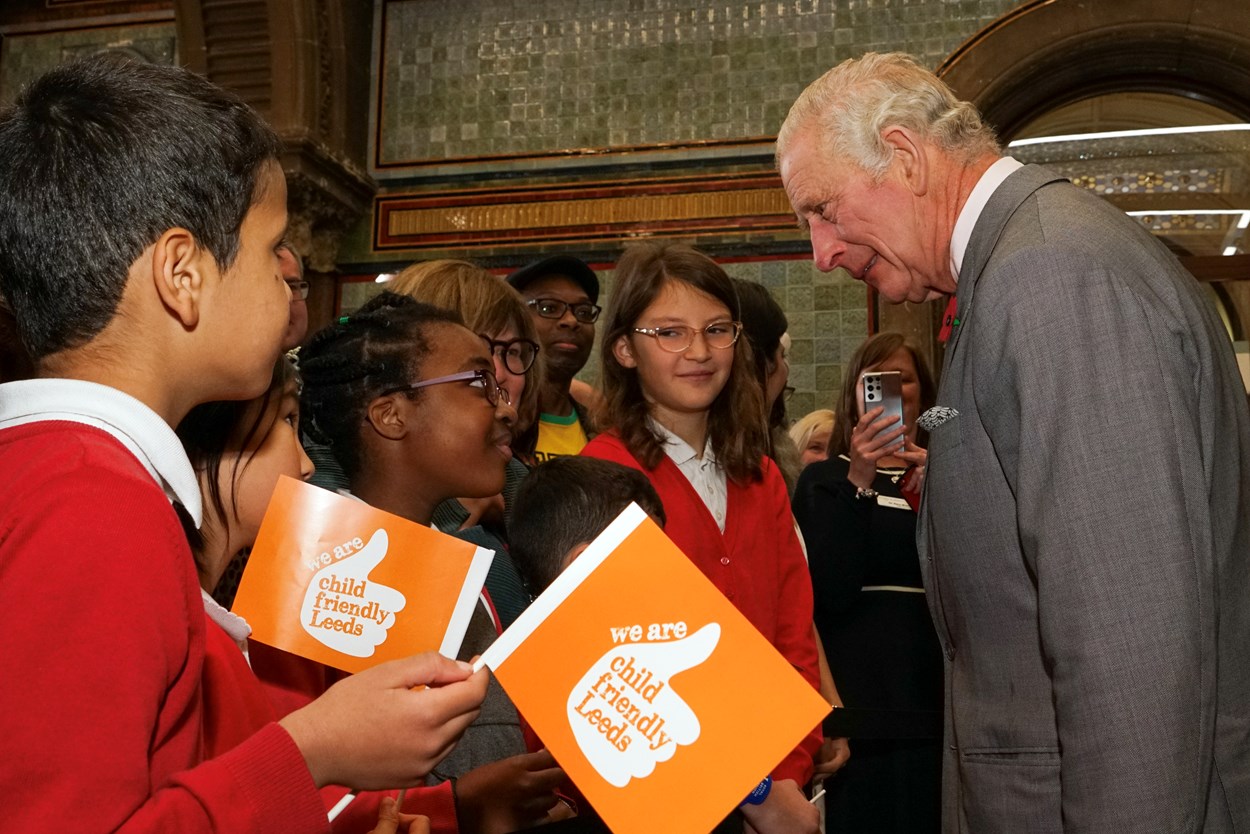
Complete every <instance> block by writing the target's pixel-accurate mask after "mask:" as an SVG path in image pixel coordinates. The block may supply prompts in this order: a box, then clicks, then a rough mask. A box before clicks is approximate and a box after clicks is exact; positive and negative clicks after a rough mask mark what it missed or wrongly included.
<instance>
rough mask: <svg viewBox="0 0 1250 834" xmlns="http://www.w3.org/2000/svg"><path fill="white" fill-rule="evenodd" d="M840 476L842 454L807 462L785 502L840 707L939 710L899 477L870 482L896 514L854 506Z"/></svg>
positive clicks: (911, 526) (889, 473) (934, 660)
mask: <svg viewBox="0 0 1250 834" xmlns="http://www.w3.org/2000/svg"><path fill="white" fill-rule="evenodd" d="M849 470H850V462H849V461H848V460H847V459H846V458H844V457H841V458H831V459H830V460H827V461H821V462H819V463H813V464H811V465H810V466H808V467H807V468H806V469H804V470H803V474H802V475H801V476H800V478H799V483H798V486H797V487H796V489H795V495H794V516H795V519H796V520H797V521H798V523H799V527H800V529H801V530H802V531H803V538H804V540H805V541H806V544H807V552H808V561H809V566H810V569H811V573H812V590H813V592H814V596H815V619H816V628H817V631H819V632H820V639H821V641H822V642H823V643H824V647H825V655H826V657H827V658H828V660H829V669H830V671H831V672H832V673H833V679H834V681H835V682H836V683H837V687H838V692H839V694H840V695H841V696H842V700H843V702H844V703H845V704H846V706H848V707H863V708H873V709H897V710H923V709H932V710H940V709H941V706H942V655H941V649H940V647H939V644H938V640H937V635H936V633H935V632H934V629H933V623H932V620H931V619H930V618H929V609H928V606H927V604H926V602H925V595H924V594H923V593H917V592H916V589H920V588H921V587H922V583H921V576H920V564H919V561H918V557H917V554H916V538H915V537H916V513H915V512H913V511H912V510H911V509H910V508H909V507H906V506H905V505H904V504H903V503H902V500H903V499H902V493H901V492H900V490H899V488H898V485H897V484H896V483H895V482H894V481H895V479H896V478H897V477H898V476H900V475H901V474H902V473H901V471H898V470H878V472H877V477H876V479H875V481H874V482H873V489H875V490H877V492H879V493H880V494H881V495H882V496H884V497H885V498H886V500H887V501H888V500H889V499H895V500H896V501H897V502H898V503H899V506H900V507H903V508H902V509H898V508H895V507H891V506H885V505H884V504H882V503H880V502H879V501H878V500H874V499H870V498H864V499H857V498H856V497H855V489H856V488H855V485H854V484H852V483H851V482H850V481H848V480H847V477H846V476H847V473H848V471H849ZM865 587H867V588H870V590H864V588H865ZM895 589H912V590H911V591H908V590H895Z"/></svg>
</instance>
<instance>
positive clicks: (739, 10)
mask: <svg viewBox="0 0 1250 834" xmlns="http://www.w3.org/2000/svg"><path fill="white" fill-rule="evenodd" d="M1019 5H1021V3H1020V0H771V2H760V0H719V2H708V1H707V0H495V1H494V2H472V3H464V2H435V1H434V0H392V1H391V2H385V0H383V9H382V14H381V15H380V23H381V24H382V25H381V26H380V29H381V32H380V35H379V37H380V43H381V50H382V60H381V62H380V65H381V68H382V69H381V72H382V78H381V82H382V83H381V84H380V89H381V91H382V96H381V102H380V104H381V107H380V114H381V115H380V119H381V122H380V124H381V130H380V132H379V135H380V141H379V146H378V153H377V157H376V159H377V161H378V162H379V163H381V164H383V165H394V164H402V163H403V162H404V161H406V160H428V159H449V158H457V157H476V156H482V155H491V154H525V153H541V152H545V151H551V150H555V149H560V148H584V147H595V148H599V147H621V146H635V145H648V144H654V143H661V142H677V141H683V140H685V141H688V140H724V139H734V138H747V137H762V136H771V135H773V134H775V133H776V131H777V127H778V125H779V124H780V122H781V120H782V119H783V118H784V117H785V113H786V111H787V110H788V108H789V105H790V103H791V102H793V101H794V99H795V97H796V96H797V95H798V94H799V92H800V91H801V90H802V89H803V87H804V86H805V85H806V84H807V83H808V82H809V81H811V80H812V79H813V78H815V77H816V76H818V75H819V74H820V73H821V72H823V71H824V70H826V69H828V68H829V67H831V66H833V65H834V64H836V63H837V62H839V61H841V60H843V59H845V58H849V57H853V56H855V55H858V54H861V53H863V52H866V51H869V50H878V51H888V50H903V51H907V52H911V53H913V54H915V55H917V56H919V57H920V58H922V59H923V60H924V61H925V62H926V63H928V64H930V65H934V66H936V65H937V64H938V63H940V62H941V61H942V59H944V58H945V57H946V56H947V55H948V54H949V53H950V52H951V51H952V50H954V49H955V48H956V47H957V46H959V44H960V43H962V42H963V41H964V40H965V39H966V38H968V37H969V36H970V35H972V34H973V33H975V32H976V31H977V30H978V29H980V28H981V27H982V26H984V25H986V24H987V23H989V22H990V21H992V20H994V19H995V18H996V17H998V16H999V15H1001V14H1002V13H1004V12H1006V11H1009V10H1010V9H1012V8H1014V7H1016V6H1019Z"/></svg>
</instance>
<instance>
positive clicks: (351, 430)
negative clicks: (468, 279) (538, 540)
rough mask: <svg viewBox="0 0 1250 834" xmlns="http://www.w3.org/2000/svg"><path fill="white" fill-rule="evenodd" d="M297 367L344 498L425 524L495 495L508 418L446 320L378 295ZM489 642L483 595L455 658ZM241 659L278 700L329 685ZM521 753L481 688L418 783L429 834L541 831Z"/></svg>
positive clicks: (520, 740) (489, 378) (309, 417)
mask: <svg viewBox="0 0 1250 834" xmlns="http://www.w3.org/2000/svg"><path fill="white" fill-rule="evenodd" d="M299 362H300V371H301V373H302V375H303V378H304V387H303V391H302V393H301V397H300V400H301V413H302V415H303V417H304V421H305V428H306V430H307V431H308V433H309V434H310V435H311V436H312V437H313V439H314V440H316V441H317V442H318V443H322V444H325V445H326V446H328V448H329V449H330V451H331V452H332V453H333V455H334V457H335V459H336V460H337V461H338V463H339V464H340V465H341V466H342V467H343V471H344V473H345V474H346V476H347V479H348V483H349V488H348V489H346V490H341V491H343V492H344V493H346V494H350V495H352V496H354V497H356V498H359V499H360V500H362V501H365V502H366V503H368V504H370V505H372V506H374V507H377V508H379V509H382V510H385V511H387V512H390V513H394V514H395V515H398V516H402V517H404V518H406V519H408V520H410V521H413V522H416V523H418V524H424V525H429V524H430V522H431V519H432V517H433V513H434V508H435V507H436V506H438V505H439V504H440V503H441V502H443V501H446V500H447V499H449V498H452V497H458V496H467V497H481V496H487V495H494V494H496V493H498V492H499V491H500V490H501V489H502V488H503V483H504V467H505V465H506V464H507V463H508V461H509V460H511V458H512V451H511V448H510V445H511V442H512V433H511V426H512V425H513V423H514V422H515V420H516V410H515V408H514V407H513V406H512V404H511V398H510V396H509V394H508V392H507V391H506V390H505V389H504V388H502V387H501V386H500V385H499V382H498V381H497V378H496V376H495V373H494V371H493V362H492V357H491V345H490V344H489V343H488V342H487V341H486V340H485V339H483V338H482V337H481V336H479V335H477V334H475V333H474V332H473V331H471V330H469V329H468V328H466V327H465V326H464V325H463V324H462V320H461V318H460V317H459V316H458V315H457V314H456V313H454V312H451V311H448V310H441V309H439V308H436V307H431V306H430V305H428V304H422V303H420V302H418V301H414V300H413V299H411V298H409V297H407V296H400V295H396V294H394V293H387V292H384V293H382V294H380V295H379V296H377V297H376V298H374V299H372V300H371V301H369V303H367V304H366V305H365V306H364V307H362V308H361V309H360V310H359V311H358V312H357V313H355V314H352V315H350V316H344V317H342V318H340V319H339V320H338V321H337V322H335V323H334V324H332V325H330V326H329V327H327V328H324V329H323V330H321V331H320V332H318V333H317V334H316V335H315V336H314V337H313V338H312V340H311V342H310V343H309V344H308V346H307V347H305V348H303V349H302V350H301V351H300V359H299ZM497 635H498V631H497V623H496V621H495V617H494V612H493V609H492V606H491V603H490V598H489V595H488V594H483V599H482V602H481V604H479V606H478V608H477V610H476V611H475V613H474V616H473V619H472V620H471V622H470V624H469V630H468V633H467V634H466V636H465V640H464V644H463V646H462V649H461V656H460V659H462V660H468V659H469V658H471V657H472V656H474V655H477V654H480V653H481V652H482V651H483V650H484V649H485V648H486V647H487V646H488V645H490V643H491V642H493V641H494V639H495V637H496V636H497ZM252 660H253V665H254V666H255V668H256V671H257V674H258V675H259V676H260V677H261V678H262V679H264V680H266V681H267V682H269V683H270V685H271V687H272V688H275V689H277V690H278V691H279V692H282V693H284V694H283V695H282V696H280V697H287V698H290V697H296V698H298V697H299V696H300V695H301V694H302V696H303V697H305V698H307V697H315V696H316V695H318V694H319V691H318V689H319V688H321V687H324V685H325V683H326V682H327V677H326V675H325V671H326V670H325V669H324V667H318V668H317V669H310V668H309V664H308V662H307V661H301V660H300V659H297V658H293V656H291V655H286V654H284V653H280V652H277V651H276V650H273V649H270V648H268V647H265V646H262V645H259V644H257V645H254V646H253V647H252ZM331 677H332V675H331ZM525 751H526V746H525V741H524V737H523V735H522V732H521V728H520V720H519V718H518V716H517V713H516V709H515V707H513V706H512V704H511V702H510V701H509V700H508V698H507V696H506V695H505V694H504V692H503V690H502V689H501V688H500V687H499V685H498V683H497V682H495V681H494V680H493V679H492V680H491V682H490V685H489V688H488V690H487V696H486V700H485V702H483V705H482V711H481V713H480V715H479V717H478V719H477V720H476V721H475V722H474V723H473V725H472V726H470V728H469V729H468V730H467V731H466V732H465V735H464V736H463V737H462V738H461V741H460V743H459V744H458V745H457V746H456V748H455V749H453V750H452V751H451V753H450V754H449V755H448V756H447V757H446V758H445V759H443V760H442V761H441V762H440V763H439V764H438V766H437V767H436V768H435V769H434V771H433V772H431V774H430V777H429V778H428V779H427V784H428V785H431V786H434V785H442V786H443V787H444V788H445V789H446V793H447V796H448V797H449V798H451V799H452V801H453V802H454V827H451V828H447V827H446V826H445V825H444V824H443V823H445V822H447V821H446V820H440V818H438V816H437V815H435V814H433V813H431V814H430V817H431V821H432V823H433V824H434V826H435V830H436V831H439V830H459V831H463V832H494V831H512V830H515V829H518V828H523V827H526V826H530V825H534V824H536V823H539V822H542V821H545V820H546V819H548V813H549V812H550V811H551V810H552V808H553V807H555V806H557V805H558V802H557V799H556V797H555V793H554V790H555V787H556V785H558V784H559V782H560V781H561V780H562V778H563V774H562V772H561V771H560V769H559V768H557V767H555V763H554V760H553V759H552V758H551V755H550V754H549V753H547V752H546V751H545V750H544V751H538V752H536V753H528V754H527V753H526V752H525ZM452 780H455V781H454V790H453V789H452V787H451V785H452ZM559 807H560V808H563V806H559Z"/></svg>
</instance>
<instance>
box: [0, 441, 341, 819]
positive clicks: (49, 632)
mask: <svg viewBox="0 0 1250 834" xmlns="http://www.w3.org/2000/svg"><path fill="white" fill-rule="evenodd" d="M204 625H205V620H204V608H203V603H202V602H201V599H200V588H199V580H198V578H197V577H196V575H195V563H194V561H193V560H192V558H191V551H190V549H189V548H188V546H187V540H186V537H185V536H184V535H183V532H182V525H181V524H180V523H179V522H178V518H177V516H176V515H175V514H174V511H173V509H172V508H171V507H170V504H169V501H168V499H167V498H166V497H165V494H164V492H162V490H161V488H160V487H159V486H157V485H156V483H155V482H154V481H153V480H152V477H151V476H150V475H149V474H148V472H147V470H145V469H144V468H143V466H142V465H141V464H140V463H139V461H138V460H136V459H135V458H134V456H133V455H131V453H130V452H129V451H127V450H126V448H125V447H124V446H122V444H121V443H120V442H118V441H117V440H116V439H115V438H113V437H112V436H111V435H109V434H108V433H107V432H104V431H101V430H100V429H97V428H93V427H90V426H85V425H81V424H78V423H72V422H64V421H51V420H49V421H43V422H36V423H28V424H26V425H22V426H16V427H13V428H9V429H4V430H3V431H0V633H3V634H4V649H3V654H2V655H0V657H2V658H3V665H2V667H0V668H2V669H3V674H0V707H2V708H0V761H3V762H5V763H7V765H6V766H5V767H0V795H2V796H5V797H7V801H6V804H5V808H4V828H5V830H6V831H9V830H11V831H22V832H42V831H47V832H53V831H56V832H60V831H64V830H65V829H66V827H67V826H66V814H71V815H73V816H74V818H75V819H76V820H77V824H74V825H70V826H69V827H70V828H74V829H76V830H83V831H88V832H90V831H115V832H127V834H133V833H134V832H169V831H177V832H180V834H197V832H205V834H207V832H218V831H233V832H257V833H258V834H260V832H264V834H271V832H274V831H284V832H292V834H295V832H322V831H325V830H326V829H327V825H326V817H325V808H324V806H323V803H322V801H321V797H320V796H319V794H318V793H317V789H316V786H315V785H314V784H313V780H312V776H311V775H310V774H309V772H308V767H307V766H306V765H305V764H304V759H303V757H302V756H301V755H300V752H299V749H298V748H297V747H296V746H295V743H294V741H293V740H292V739H291V737H290V735H288V734H287V732H286V731H285V730H283V729H282V728H281V727H279V726H278V725H277V724H268V725H266V726H265V727H264V728H263V729H261V730H260V732H258V733H255V734H253V735H251V736H250V737H248V738H247V739H246V740H244V741H243V742H242V743H241V744H239V745H238V746H237V747H235V748H233V749H232V750H230V751H229V752H228V753H225V754H223V755H221V756H217V757H215V758H211V759H210V758H208V757H206V756H205V755H204V748H203V733H202V721H203V701H202V696H203V692H202V689H201V673H202V670H203V664H204V651H205V629H204Z"/></svg>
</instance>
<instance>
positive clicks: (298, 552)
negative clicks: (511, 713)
mask: <svg viewBox="0 0 1250 834" xmlns="http://www.w3.org/2000/svg"><path fill="white" fill-rule="evenodd" d="M494 556H495V554H494V552H493V551H490V550H486V549H484V548H480V547H476V546H474V545H473V544H470V543H469V542H465V541H461V540H460V539H457V538H453V537H451V536H447V535H444V534H442V533H439V532H437V531H435V530H431V529H430V528H428V527H423V526H421V525H420V524H414V523H413V522H411V521H408V520H407V519H404V518H400V517H399V516H396V515H391V514H390V513H387V512H383V511H382V510H378V509H375V508H373V507H371V506H369V505H368V504H365V503H364V502H362V501H359V500H357V499H355V498H351V497H348V496H344V495H339V494H338V493H335V492H330V491H329V490H325V489H321V488H319V487H315V486H312V485H311V484H306V483H303V482H302V481H298V480H296V479H294V478H289V477H283V478H282V479H281V480H280V481H279V482H278V486H277V488H276V489H275V490H274V493H273V497H272V498H271V499H270V501H269V508H268V509H267V510H266V511H265V518H264V520H263V521H262V522H261V525H260V533H259V535H258V536H257V537H256V544H255V545H254V546H253V547H252V555H251V557H250V558H249V559H248V563H247V569H246V570H245V571H244V573H243V580H242V582H241V583H240V584H239V593H238V595H237V596H236V597H235V600H234V609H233V610H234V612H235V613H236V614H238V615H239V616H241V617H243V618H244V619H246V620H247V621H248V623H249V624H250V625H251V626H252V639H254V640H259V641H260V642H262V643H266V644H268V645H270V646H275V647H277V648H279V649H284V650H286V651H288V652H292V653H293V654H297V655H300V656H302V657H307V658H309V659H311V660H315V661H317V662H318V663H324V664H325V665H327V666H333V667H335V668H337V669H343V670H345V671H348V672H359V671H361V670H362V669H367V668H369V667H370V666H373V665H375V664H378V663H382V662H384V661H387V660H395V659H397V658H401V657H407V656H408V655H411V654H416V653H418V652H425V651H439V652H441V653H442V654H443V655H445V656H447V657H455V656H456V652H458V651H459V650H460V643H461V642H462V641H463V640H464V633H465V630H466V629H467V628H468V627H469V618H470V616H471V615H472V613H473V607H474V606H475V605H476V604H477V600H478V596H479V595H480V594H481V591H482V583H483V582H485V581H486V572H487V570H488V569H489V568H490V563H491V560H492V559H493V558H494Z"/></svg>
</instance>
